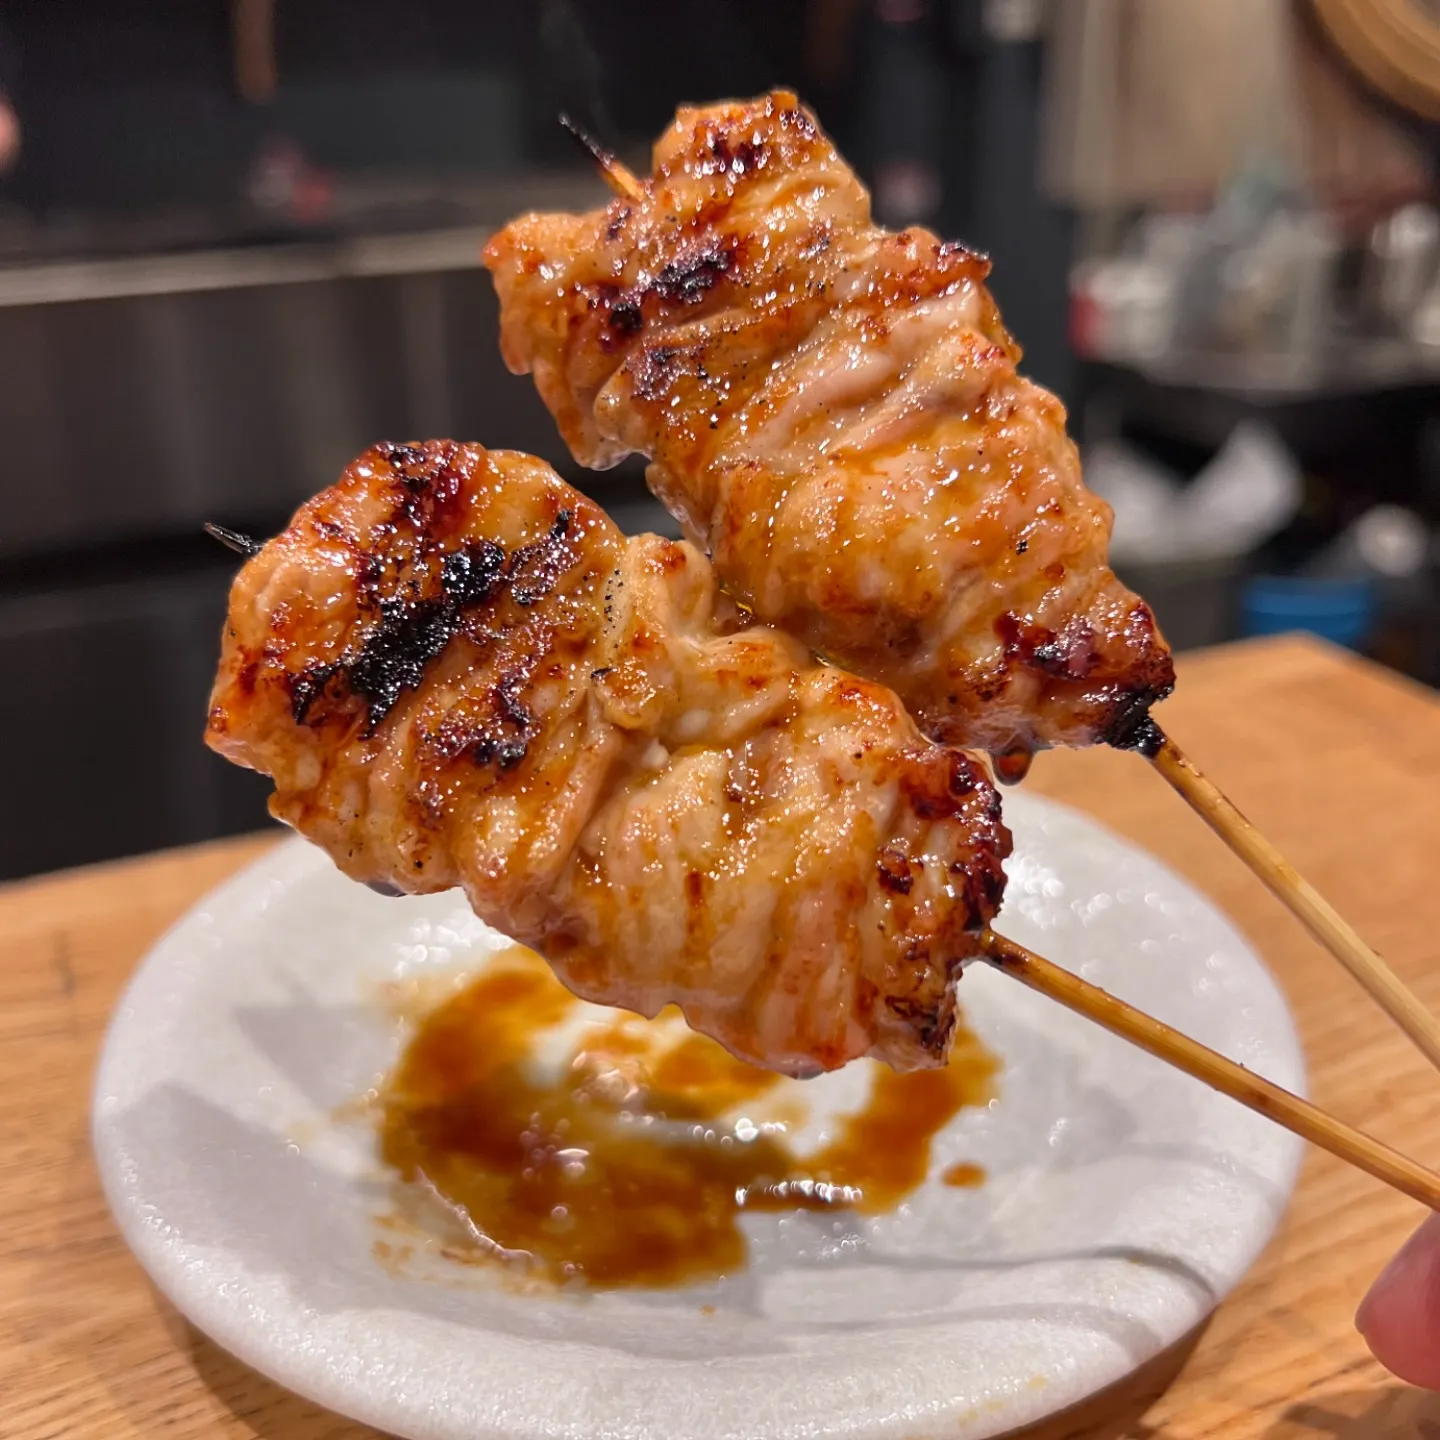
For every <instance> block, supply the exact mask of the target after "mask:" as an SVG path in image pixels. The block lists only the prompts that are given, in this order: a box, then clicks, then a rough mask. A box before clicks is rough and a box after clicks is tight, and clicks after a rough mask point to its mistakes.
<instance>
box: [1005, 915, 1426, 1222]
mask: <svg viewBox="0 0 1440 1440" xmlns="http://www.w3.org/2000/svg"><path fill="white" fill-rule="evenodd" d="M980 944H981V947H982V948H983V950H984V952H985V959H986V961H987V962H988V963H989V964H990V965H992V966H993V967H994V968H995V969H997V970H1000V971H1002V972H1003V973H1004V974H1006V975H1009V976H1011V977H1012V978H1014V979H1016V980H1018V981H1020V983H1021V984H1022V985H1028V986H1029V987H1030V988H1031V989H1032V990H1037V991H1039V992H1040V994H1042V995H1045V996H1047V997H1048V998H1050V999H1051V1000H1054V1001H1057V1002H1058V1003H1059V1004H1061V1005H1063V1006H1065V1008H1066V1009H1067V1010H1073V1011H1074V1012H1075V1013H1076V1014H1077V1015H1083V1016H1085V1018H1086V1019H1087V1020H1093V1021H1094V1022H1095V1023H1096V1024H1097V1025H1100V1026H1103V1027H1104V1028H1105V1029H1106V1030H1108V1031H1110V1033H1111V1034H1112V1035H1119V1036H1120V1037H1121V1038H1122V1039H1124V1040H1128V1041H1130V1043H1131V1044H1132V1045H1138V1046H1139V1047H1140V1048H1141V1049H1142V1050H1146V1051H1149V1053H1150V1054H1151V1055H1154V1056H1156V1057H1158V1058H1159V1059H1161V1060H1164V1061H1165V1062H1166V1063H1167V1064H1170V1065H1173V1066H1175V1068H1176V1069H1177V1070H1183V1071H1184V1072H1185V1073H1186V1074H1187V1075H1193V1076H1194V1077H1195V1079H1197V1080H1202V1081H1204V1082H1205V1084H1207V1085H1209V1086H1210V1087H1211V1088H1212V1089H1214V1090H1218V1091H1220V1092H1221V1094H1223V1095H1228V1096H1230V1098H1231V1099H1232V1100H1238V1101H1239V1102H1240V1104H1242V1105H1245V1106H1248V1107H1249V1108H1250V1109H1251V1110H1253V1111H1255V1113H1256V1114H1257V1115H1264V1116H1265V1117H1266V1119H1268V1120H1273V1121H1275V1123H1276V1124H1277V1125H1283V1126H1284V1127H1285V1129H1287V1130H1289V1131H1290V1132H1291V1133H1292V1134H1295V1135H1299V1136H1300V1137H1301V1138H1302V1139H1304V1140H1308V1141H1309V1142H1310V1143H1311V1144H1312V1145H1318V1146H1319V1147H1320V1148H1321V1149H1322V1150H1328V1151H1329V1152H1330V1153H1331V1154H1332V1155H1335V1156H1338V1157H1339V1158H1340V1159H1341V1160H1345V1161H1348V1162H1349V1163H1350V1164H1351V1165H1355V1166H1357V1167H1358V1168H1359V1169H1361V1170H1364V1171H1366V1172H1367V1173H1368V1174H1370V1175H1373V1176H1374V1177H1375V1178H1376V1179H1377V1180H1383V1181H1384V1182H1385V1183H1386V1184H1387V1185H1391V1186H1394V1188H1395V1189H1396V1190H1399V1191H1401V1192H1402V1193H1404V1194H1406V1195H1409V1196H1410V1197H1411V1199H1414V1200H1418V1201H1420V1203H1421V1204H1422V1205H1428V1206H1429V1207H1430V1209H1432V1210H1440V1175H1437V1174H1435V1173H1434V1172H1433V1171H1431V1170H1427V1169H1426V1168H1425V1167H1424V1166H1423V1165H1419V1164H1417V1163H1416V1162H1415V1161H1414V1160H1411V1159H1409V1158H1407V1157H1406V1156H1404V1155H1401V1154H1400V1153H1399V1152H1398V1151H1396V1150H1392V1149H1391V1148H1390V1147H1389V1146H1388V1145H1382V1144H1381V1143H1380V1141H1378V1140H1376V1139H1374V1138H1373V1137H1372V1136H1370V1135H1366V1134H1365V1133H1364V1132H1363V1131H1360V1130H1356V1129H1355V1128H1354V1127H1353V1126H1351V1125H1347V1124H1346V1123H1345V1122H1344V1121H1343V1120H1338V1119H1336V1117H1335V1116H1333V1115H1330V1114H1327V1113H1326V1112H1325V1111H1324V1110H1321V1109H1320V1108H1319V1107H1318V1106H1316V1105H1312V1104H1311V1103H1310V1102H1309V1101H1308V1100H1302V1099H1301V1098H1300V1097H1299V1096H1298V1095H1292V1094H1291V1093H1290V1091H1288V1090H1284V1089H1282V1088H1281V1087H1280V1086H1279V1085H1276V1084H1273V1083H1272V1082H1271V1081H1269V1080H1266V1079H1265V1078H1264V1077H1263V1076H1260V1075H1256V1074H1254V1073H1253V1072H1252V1071H1249V1070H1247V1069H1245V1067H1244V1066H1243V1065H1237V1064H1236V1063H1235V1062H1234V1061H1233V1060H1227V1059H1226V1058H1225V1056H1223V1055H1221V1054H1220V1053H1219V1052H1218V1051H1215V1050H1211V1049H1210V1048H1209V1047H1208V1046H1205V1045H1202V1044H1200V1042H1199V1041H1198V1040H1192V1039H1191V1038H1190V1037H1189V1036H1188V1035H1183V1034H1181V1033H1180V1032H1179V1031H1178V1030H1172V1029H1171V1028H1170V1026H1168V1025H1166V1024H1163V1023H1162V1022H1161V1021H1159V1020H1156V1019H1155V1018H1154V1017H1153V1016H1151V1015H1147V1014H1146V1013H1145V1012H1144V1011H1143V1010H1137V1009H1135V1007H1134V1006H1133V1005H1127V1004H1126V1003H1125V1002H1124V1001H1123V1000H1117V999H1116V998H1115V996H1113V995H1111V994H1110V993H1109V992H1108V991H1105V990H1102V989H1100V987H1099V986H1098V985H1092V984H1090V982H1089V981H1088V980H1082V979H1081V978H1080V977H1079V976H1078V975H1072V974H1071V973H1070V971H1068V970H1062V969H1061V968H1060V966H1058V965H1055V964H1053V963H1052V962H1051V961H1049V960H1046V959H1044V958H1043V957H1042V956H1040V955H1036V954H1034V953H1033V952H1032V951H1029V950H1027V949H1025V947H1024V946H1023V945H1017V944H1016V943H1015V942H1014V941H1013V940H1007V939H1005V937H1004V936H1003V935H997V934H996V933H995V932H994V931H993V930H988V929H987V930H984V931H982V932H981V935H980Z"/></svg>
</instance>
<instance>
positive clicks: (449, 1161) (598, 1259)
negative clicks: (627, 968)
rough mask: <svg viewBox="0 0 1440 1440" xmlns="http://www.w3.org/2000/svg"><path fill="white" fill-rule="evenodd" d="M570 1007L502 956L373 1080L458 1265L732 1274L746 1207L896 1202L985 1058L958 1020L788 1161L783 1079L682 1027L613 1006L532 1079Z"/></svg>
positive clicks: (973, 1085) (656, 1275)
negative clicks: (946, 1052)
mask: <svg viewBox="0 0 1440 1440" xmlns="http://www.w3.org/2000/svg"><path fill="white" fill-rule="evenodd" d="M575 1005H576V1001H575V1000H574V998H573V997H572V996H571V995H570V993H569V992H568V991H567V990H565V989H564V988H563V987H562V986H561V985H560V983H559V981H557V980H556V979H555V978H554V976H553V975H552V974H551V972H550V970H549V968H548V967H547V966H546V965H545V964H544V962H543V961H542V960H540V959H539V958H538V957H537V956H535V955H533V954H532V953H530V952H529V951H526V950H522V949H519V948H517V949H515V950H513V951H510V952H507V953H506V954H505V955H503V956H501V957H499V958H498V959H496V960H495V961H493V962H492V963H491V964H490V965H489V966H488V967H487V968H486V970H485V971H484V973H482V974H481V975H480V976H479V977H478V978H477V979H475V980H474V981H472V982H471V983H470V984H469V985H467V986H466V987H465V988H464V989H463V990H461V991H459V992H458V993H456V994H455V995H454V996H452V997H451V998H449V999H448V1000H446V1001H444V1002H443V1003H442V1004H440V1005H439V1006H438V1007H436V1008H435V1009H434V1010H432V1011H431V1012H430V1013H429V1014H428V1015H425V1016H424V1017H423V1018H422V1019H421V1020H420V1022H419V1024H418V1026H417V1028H416V1030H415V1033H414V1035H413V1037H412V1038H411V1040H410V1042H409V1045H408V1046H407V1048H406V1050H405V1052H404V1054H403V1055H402V1057H401V1059H400V1062H399V1064H398V1065H397V1066H396V1068H395V1070H394V1072H393V1073H392V1074H391V1076H390V1077H389V1079H388V1080H387V1082H386V1084H385V1087H384V1089H383V1091H382V1093H381V1096H380V1101H379V1117H380V1150H381V1154H382V1156H383V1158H384V1160H385V1161H386V1163H387V1164H388V1165H390V1166H391V1167H392V1168H393V1169H394V1170H395V1171H396V1172H397V1173H398V1174H399V1176H400V1177H401V1178H402V1179H403V1180H406V1181H411V1182H420V1183H421V1184H422V1185H425V1186H428V1187H429V1188H430V1189H432V1190H433V1191H434V1192H435V1193H436V1194H437V1195H438V1196H439V1197H440V1199H442V1200H443V1201H444V1202H445V1203H446V1204H447V1205H448V1206H449V1207H451V1209H452V1210H453V1211H455V1212H456V1213H457V1214H458V1215H459V1216H461V1217H462V1218H463V1220H464V1223H465V1231H466V1235H467V1238H466V1241H465V1243H464V1244H462V1245H461V1246H459V1247H455V1246H452V1247H450V1248H449V1249H447V1251H446V1253H447V1254H450V1255H452V1256H454V1257H455V1258H459V1259H462V1260H467V1261H474V1262H481V1261H486V1262H495V1261H498V1262H501V1263H503V1264H505V1265H506V1266H507V1267H514V1268H515V1269H516V1270H517V1271H518V1272H519V1273H520V1274H523V1275H524V1276H526V1277H527V1278H539V1279H543V1280H547V1281H550V1282H553V1283H556V1284H564V1283H567V1282H583V1283H585V1284H588V1285H590V1286H593V1287H595V1288H599V1289H614V1288H621V1287H658V1286H671V1285H680V1284H686V1283H690V1282H695V1281H701V1280H707V1279H716V1278H719V1277H721V1276H723V1275H726V1274H730V1273H733V1272H735V1271H737V1270H741V1269H743V1268H744V1267H745V1264H746V1259H747V1251H746V1242H745V1236H744V1233H743V1231H742V1230H741V1228H740V1223H739V1222H740V1217H741V1215H742V1214H743V1213H745V1212H747V1211H772V1212H774V1211H779V1212H793V1211H797V1210H850V1211H859V1212H861V1213H866V1214H874V1213H878V1212H883V1211H887V1210H891V1209H893V1208H894V1207H895V1206H896V1205H897V1204H899V1203H900V1201H902V1200H903V1199H904V1198H905V1197H906V1196H907V1195H909V1194H910V1193H911V1192H912V1191H913V1190H914V1189H916V1187H917V1186H919V1185H920V1184H921V1183H922V1182H923V1181H924V1180H925V1178H926V1176H927V1174H928V1172H929V1167H930V1144H931V1140H932V1139H933V1137H934V1136H935V1135H936V1134H937V1133H938V1132H939V1130H940V1129H941V1128H942V1127H943V1126H944V1125H945V1124H946V1123H947V1122H948V1121H949V1120H950V1119H951V1117H952V1116H954V1115H955V1114H956V1113H957V1112H958V1111H959V1110H960V1109H962V1108H963V1107H964V1106H966V1105H975V1104H983V1103H984V1102H985V1101H987V1100H988V1099H989V1098H990V1096H991V1094H992V1093H993V1090H992V1085H991V1081H992V1078H993V1076H994V1074H995V1071H996V1069H997V1068H998V1067H997V1063H996V1061H995V1059H994V1057H993V1056H992V1055H991V1054H990V1053H989V1052H988V1051H987V1050H986V1049H985V1048H984V1047H983V1046H982V1045H981V1044H980V1042H979V1041H978V1040H977V1039H976V1038H975V1037H974V1035H973V1034H971V1033H970V1032H969V1031H968V1030H966V1029H965V1028H964V1027H963V1026H960V1027H958V1028H957V1033H956V1037H955V1044H954V1048H953V1051H952V1060H951V1063H950V1064H949V1065H948V1066H947V1067H946V1068H945V1069H943V1070H926V1071H918V1072H916V1073H914V1074H910V1075H897V1074H895V1073H894V1072H893V1071H891V1070H890V1069H888V1068H887V1067H885V1066H882V1065H878V1064H875V1065H868V1064H867V1068H869V1069H870V1071H871V1086H870V1093H869V1096H868V1098H867V1100H866V1101H865V1103H864V1105H863V1106H862V1108H861V1109H859V1110H858V1111H854V1112H851V1113H849V1114H847V1115H845V1116H843V1117H841V1118H840V1119H839V1120H838V1121H837V1122H836V1123H835V1124H834V1125H833V1126H832V1127H830V1128H831V1130H832V1132H833V1133H832V1137H831V1138H830V1139H829V1140H828V1141H827V1142H826V1143H825V1144H823V1145H822V1146H821V1147H820V1148H819V1149H818V1150H815V1151H812V1152H810V1153H807V1154H803V1155H802V1154H799V1153H797V1152H796V1150H795V1149H794V1147H793V1146H792V1144H791V1142H790V1141H789V1139H788V1138H787V1134H786V1131H787V1129H789V1128H793V1126H794V1125H795V1124H796V1123H797V1122H799V1121H803V1118H804V1114H803V1111H801V1112H799V1114H798V1115H797V1107H796V1105H795V1103H794V1096H795V1091H796V1087H795V1085H793V1084H790V1085H786V1086H785V1087H784V1089H782V1090H780V1091H779V1093H778V1094H772V1092H775V1091H776V1090H777V1087H779V1086H780V1085H781V1080H780V1077H779V1076H777V1075H774V1074H772V1073H771V1072H769V1071H765V1070H758V1069H756V1068H754V1067H752V1066H750V1065H746V1064H743V1063H742V1062H740V1061H738V1060H736V1059H734V1058H733V1057H732V1056H731V1055H730V1054H729V1053H728V1052H726V1051H725V1050H724V1049H722V1048H721V1047H720V1046H719V1045H717V1044H716V1043H715V1042H714V1041H712V1040H708V1039H706V1038H704V1037H703V1036H700V1035H697V1034H694V1033H692V1032H689V1031H681V1032H679V1033H678V1035H676V1034H675V1032H674V1031H673V1030H671V1029H670V1028H668V1027H662V1026H659V1025H652V1024H651V1023H649V1022H646V1021H644V1020H641V1019H639V1018H638V1017H635V1016H631V1015H623V1014H621V1015H617V1018H616V1019H614V1020H613V1021H609V1022H607V1023H604V1024H596V1025H590V1026H587V1027H586V1028H585V1029H584V1030H583V1031H582V1032H581V1033H580V1035H579V1038H578V1039H577V1040H576V1041H575V1042H574V1043H573V1044H572V1046H571V1047H570V1048H569V1049H568V1050H567V1051H565V1052H564V1058H563V1061H562V1063H561V1066H560V1069H559V1073H558V1075H557V1076H556V1077H555V1078H553V1079H550V1078H546V1076H547V1075H549V1074H550V1073H551V1072H550V1071H548V1070H545V1071H542V1069H541V1067H540V1066H539V1065H538V1064H537V1063H536V1052H537V1049H538V1048H539V1046H540V1045H541V1044H543V1042H544V1040H545V1038H546V1032H547V1031H550V1030H552V1029H553V1027H555V1026H556V1025H558V1024H560V1023H561V1022H563V1021H564V1020H565V1019H566V1017H567V1016H569V1015H570V1014H571V1012H572V1011H573V1008H574V1006H575ZM551 1038H552V1039H553V1038H554V1037H551ZM731 1117H735V1118H731ZM952 1176H963V1178H951V1177H952ZM944 1178H945V1181H946V1183H948V1184H952V1185H955V1184H960V1185H965V1184H977V1183H979V1181H980V1179H982V1178H983V1176H982V1174H981V1172H979V1170H978V1167H975V1166H963V1165H961V1166H952V1167H950V1169H949V1170H947V1171H946V1172H945V1176H944Z"/></svg>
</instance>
